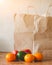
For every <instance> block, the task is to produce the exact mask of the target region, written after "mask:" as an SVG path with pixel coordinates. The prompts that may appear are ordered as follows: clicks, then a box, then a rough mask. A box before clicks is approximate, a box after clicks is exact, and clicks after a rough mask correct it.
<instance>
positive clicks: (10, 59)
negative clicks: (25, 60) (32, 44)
mask: <svg viewBox="0 0 52 65" xmlns="http://www.w3.org/2000/svg"><path fill="white" fill-rule="evenodd" d="M6 60H7V61H8V62H11V61H14V60H16V56H15V54H12V53H8V54H7V55H6Z"/></svg>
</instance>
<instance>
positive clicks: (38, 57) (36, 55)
mask: <svg viewBox="0 0 52 65" xmlns="http://www.w3.org/2000/svg"><path fill="white" fill-rule="evenodd" d="M34 56H35V57H36V60H38V61H41V60H42V59H43V55H42V54H41V53H39V52H38V53H35V54H34Z"/></svg>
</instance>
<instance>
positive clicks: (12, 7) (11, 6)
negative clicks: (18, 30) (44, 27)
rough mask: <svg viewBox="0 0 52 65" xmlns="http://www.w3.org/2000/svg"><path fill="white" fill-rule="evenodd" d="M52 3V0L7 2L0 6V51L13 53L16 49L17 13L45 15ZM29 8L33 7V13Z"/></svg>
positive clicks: (7, 0)
mask: <svg viewBox="0 0 52 65" xmlns="http://www.w3.org/2000/svg"><path fill="white" fill-rule="evenodd" d="M50 2H52V0H33V1H32V0H5V2H3V3H2V4H0V51H12V50H13V49H14V18H13V16H14V14H15V13H17V14H19V13H31V14H34V13H38V14H40V15H45V12H46V10H47V8H48V5H49V3H50ZM29 6H32V7H33V9H32V10H31V11H30V10H29V8H28V7H29ZM34 8H35V9H34Z"/></svg>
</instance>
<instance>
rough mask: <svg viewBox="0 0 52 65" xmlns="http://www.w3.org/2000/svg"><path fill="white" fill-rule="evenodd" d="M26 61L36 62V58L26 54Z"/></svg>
mask: <svg viewBox="0 0 52 65" xmlns="http://www.w3.org/2000/svg"><path fill="white" fill-rule="evenodd" d="M24 60H25V62H32V61H33V60H34V56H33V55H32V54H26V55H25V57H24Z"/></svg>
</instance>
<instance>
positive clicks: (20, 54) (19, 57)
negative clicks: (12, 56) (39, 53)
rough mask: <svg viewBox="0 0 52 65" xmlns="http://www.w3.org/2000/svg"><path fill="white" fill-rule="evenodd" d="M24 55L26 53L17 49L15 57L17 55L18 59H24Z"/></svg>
mask: <svg viewBox="0 0 52 65" xmlns="http://www.w3.org/2000/svg"><path fill="white" fill-rule="evenodd" d="M25 55H26V53H25V52H23V51H19V52H18V54H17V57H18V59H19V60H24V56H25Z"/></svg>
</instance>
